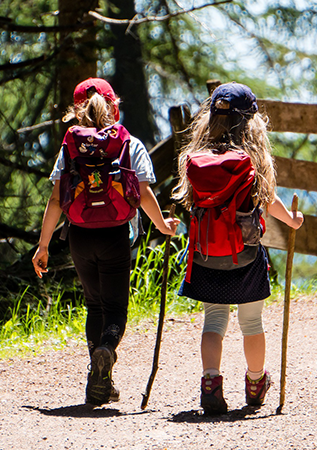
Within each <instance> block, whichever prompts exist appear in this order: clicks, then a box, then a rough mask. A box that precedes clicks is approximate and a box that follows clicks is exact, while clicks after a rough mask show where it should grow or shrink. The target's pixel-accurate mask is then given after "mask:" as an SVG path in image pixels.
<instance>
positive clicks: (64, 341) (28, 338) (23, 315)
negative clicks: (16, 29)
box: [0, 236, 317, 359]
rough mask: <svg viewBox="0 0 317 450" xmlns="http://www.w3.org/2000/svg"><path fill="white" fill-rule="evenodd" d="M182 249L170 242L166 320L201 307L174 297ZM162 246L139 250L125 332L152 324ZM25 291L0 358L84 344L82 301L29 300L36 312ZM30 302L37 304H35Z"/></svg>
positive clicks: (2, 338) (277, 289)
mask: <svg viewBox="0 0 317 450" xmlns="http://www.w3.org/2000/svg"><path fill="white" fill-rule="evenodd" d="M185 245H186V242H185V238H184V237H183V236H178V237H174V238H173V239H172V240H171V256H170V260H169V277H168V280H169V281H168V289H167V295H166V309H165V311H166V316H178V315H181V314H189V313H195V312H198V311H201V310H202V304H201V303H200V302H197V301H195V300H191V299H188V298H184V297H179V296H178V294H177V293H178V290H179V287H180V283H181V281H182V280H183V278H184V276H185V270H186V262H183V263H182V264H179V262H178V261H179V259H180V256H181V254H182V253H183V250H179V249H183V248H184V247H185ZM164 251H165V243H163V244H162V245H158V246H156V247H155V248H151V247H149V246H148V242H147V240H144V241H143V242H142V244H141V245H140V246H139V248H138V251H137V255H136V259H135V264H134V268H133V270H132V271H131V289H130V303H129V316H128V327H131V328H132V329H133V328H134V327H135V326H136V325H137V324H138V323H139V322H141V321H143V320H146V319H153V320H152V322H154V323H155V324H156V323H157V318H158V315H159V310H160V302H161V284H162V275H163V259H164ZM316 284H317V282H316V280H315V281H311V282H309V283H306V284H305V285H302V286H301V287H297V286H296V285H292V290H291V297H292V298H295V297H299V296H302V295H307V296H309V295H314V294H315V292H316ZM26 291H27V290H25V291H24V292H23V293H22V294H21V295H20V297H19V298H18V299H17V300H16V302H15V304H14V306H13V307H12V308H11V309H10V310H9V312H8V314H7V318H6V320H4V321H3V323H2V324H0V325H1V328H0V358H6V359H8V358H12V357H17V356H18V357H27V356H29V355H36V354H39V353H42V352H43V351H44V350H47V349H60V348H62V347H64V346H66V345H68V344H70V343H84V342H85V320H86V308H85V306H84V301H83V298H81V297H79V298H77V299H76V301H75V304H73V303H71V302H68V303H65V301H62V300H61V299H62V294H63V292H62V291H61V289H60V288H59V289H57V292H56V294H55V295H53V296H52V302H51V305H50V307H49V308H47V306H46V305H45V304H44V303H43V302H42V301H41V300H37V299H33V304H34V303H35V304H36V305H37V307H36V308H34V307H33V308H31V306H30V304H26V305H25V302H23V299H24V296H25V294H26ZM283 299H284V290H283V287H282V286H281V285H279V284H276V285H273V286H272V295H271V297H270V299H268V300H267V302H266V303H267V304H269V303H272V302H276V301H277V302H282V301H283ZM34 300H37V301H36V302H34Z"/></svg>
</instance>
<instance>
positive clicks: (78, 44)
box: [56, 0, 98, 139]
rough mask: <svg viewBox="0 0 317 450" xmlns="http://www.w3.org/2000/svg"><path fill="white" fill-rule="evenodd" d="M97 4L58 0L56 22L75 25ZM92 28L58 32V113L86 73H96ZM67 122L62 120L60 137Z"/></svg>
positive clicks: (67, 103) (94, 33)
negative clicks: (57, 20) (59, 49)
mask: <svg viewBox="0 0 317 450" xmlns="http://www.w3.org/2000/svg"><path fill="white" fill-rule="evenodd" d="M97 6H98V0H90V1H88V2H87V1H85V0H77V1H76V2H74V1H73V0H59V25H63V26H67V25H74V24H76V23H78V22H85V21H86V22H91V17H89V16H88V14H87V13H88V11H90V10H94V9H95V8H96V7H97ZM95 40H96V32H95V28H94V27H91V26H88V27H87V29H83V30H82V31H78V32H71V31H69V32H67V31H65V32H62V33H60V36H59V45H60V47H61V52H60V54H59V58H58V62H57V74H56V77H57V80H58V91H59V101H58V109H59V114H60V115H61V116H63V115H64V113H65V111H66V109H67V107H68V106H69V105H70V104H72V103H73V96H72V94H73V91H74V88H75V86H76V85H77V84H78V83H80V82H81V81H83V80H85V79H86V78H89V77H95V76H96V68H97V65H96V61H97V54H96V48H95ZM66 129H67V125H64V124H62V126H61V135H60V139H61V138H62V136H63V134H64V132H65V131H66Z"/></svg>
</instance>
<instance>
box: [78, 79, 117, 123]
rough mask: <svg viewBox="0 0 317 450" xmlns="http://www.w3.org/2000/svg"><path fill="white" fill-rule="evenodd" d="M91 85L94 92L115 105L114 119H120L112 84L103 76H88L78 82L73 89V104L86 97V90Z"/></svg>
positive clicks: (82, 100) (81, 101)
mask: <svg viewBox="0 0 317 450" xmlns="http://www.w3.org/2000/svg"><path fill="white" fill-rule="evenodd" d="M91 87H94V88H95V89H96V92H98V94H99V95H102V97H103V98H104V99H105V100H110V101H111V102H112V103H113V105H114V107H115V113H114V117H115V120H116V121H118V120H119V119H120V113H119V108H118V105H117V103H118V102H117V100H118V99H117V97H116V94H115V93H114V90H113V89H112V86H111V85H110V84H109V83H108V82H107V81H106V80H104V79H103V78H88V79H87V80H85V81H82V82H81V83H79V84H78V85H77V86H76V87H75V90H74V104H75V105H79V104H80V103H83V102H85V101H86V100H87V99H88V97H87V90H88V89H89V88H91Z"/></svg>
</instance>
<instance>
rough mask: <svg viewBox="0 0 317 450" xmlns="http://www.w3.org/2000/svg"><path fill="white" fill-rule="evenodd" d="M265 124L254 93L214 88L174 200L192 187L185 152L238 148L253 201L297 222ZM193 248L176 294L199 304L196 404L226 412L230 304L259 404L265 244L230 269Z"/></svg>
mask: <svg viewBox="0 0 317 450" xmlns="http://www.w3.org/2000/svg"><path fill="white" fill-rule="evenodd" d="M266 127H267V122H266V120H264V119H263V118H262V116H261V115H260V114H259V113H258V105H257V102H256V97H255V95H254V94H253V92H252V91H251V89H250V88H249V87H248V86H245V85H243V84H239V83H227V84H223V85H220V86H219V87H217V88H216V89H215V91H214V92H213V94H212V96H211V98H209V99H207V100H206V102H205V103H204V104H203V106H202V108H201V110H200V111H199V112H198V114H197V116H196V118H195V120H194V121H193V123H192V125H191V135H190V139H189V143H188V145H187V146H186V147H185V148H184V149H183V151H182V152H181V153H180V156H179V176H180V178H179V182H178V185H177V186H176V188H175V190H174V198H175V199H176V200H179V201H180V202H181V203H183V205H184V206H185V207H186V208H187V209H188V210H190V209H191V207H192V205H193V189H192V187H191V185H190V182H189V179H188V177H187V172H186V162H187V159H188V155H192V154H196V155H197V153H199V152H211V153H212V154H213V155H217V154H222V155H223V154H224V153H225V152H227V151H230V152H238V153H240V154H241V151H243V152H245V153H246V154H247V155H249V157H250V159H251V163H252V166H253V168H254V169H255V183H254V185H253V191H252V198H253V202H254V206H257V205H258V206H259V207H262V208H266V209H267V211H268V213H270V214H271V215H272V216H274V217H276V218H277V219H279V220H281V221H282V222H285V223H286V224H287V225H288V226H290V227H292V228H295V229H297V228H299V227H300V226H301V225H302V223H303V215H302V213H301V212H297V213H293V212H290V211H288V210H287V209H286V207H285V206H284V204H283V203H282V201H281V200H280V199H279V197H278V196H277V195H276V194H275V191H274V189H275V185H276V182H275V173H274V168H273V162H272V157H271V150H270V144H269V141H268V138H267V131H266ZM214 232H215V233H217V230H215V231H214ZM210 233H211V231H210ZM246 250H248V249H246ZM196 253H197V258H195V257H194V262H193V264H192V272H191V278H190V282H188V281H187V280H186V279H185V280H184V282H183V284H182V286H181V289H180V292H179V295H184V296H186V297H190V298H192V299H195V300H198V301H201V302H203V305H204V311H205V322H204V328H203V334H202V341H201V357H202V365H203V377H202V380H201V406H202V408H203V409H204V411H205V413H206V414H221V413H226V412H227V408H228V407H227V403H226V401H225V399H224V397H223V387H222V383H223V377H222V375H220V363H221V356H222V341H223V337H224V335H225V333H226V329H227V325H228V319H229V311H230V304H237V305H238V320H239V325H240V328H241V331H242V334H243V339H244V353H245V358H246V361H247V372H246V374H245V394H246V402H247V404H248V405H262V403H263V401H264V397H265V394H266V392H267V390H268V389H269V387H270V375H269V373H268V372H267V371H266V370H265V368H264V360H265V335H264V330H263V325H262V309H263V305H264V299H265V298H267V297H269V295H270V283H269V277H268V260H267V255H266V252H265V249H264V248H263V246H262V245H261V244H260V245H259V247H258V250H257V254H256V256H255V259H254V260H253V261H251V262H248V263H247V264H246V265H243V264H240V265H238V266H236V268H230V269H229V270H220V269H219V268H214V267H213V268H211V264H210V262H209V260H208V258H207V257H206V258H205V257H204V259H202V258H201V257H200V255H199V254H198V252H196ZM213 261H214V260H213ZM208 265H209V266H208Z"/></svg>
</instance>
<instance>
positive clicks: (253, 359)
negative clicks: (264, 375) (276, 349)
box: [244, 333, 265, 372]
mask: <svg viewBox="0 0 317 450" xmlns="http://www.w3.org/2000/svg"><path fill="white" fill-rule="evenodd" d="M244 354H245V359H246V361H247V364H248V370H250V371H251V372H260V371H261V370H263V367H264V360H265V336H264V333H261V334H254V335H252V336H244Z"/></svg>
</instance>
